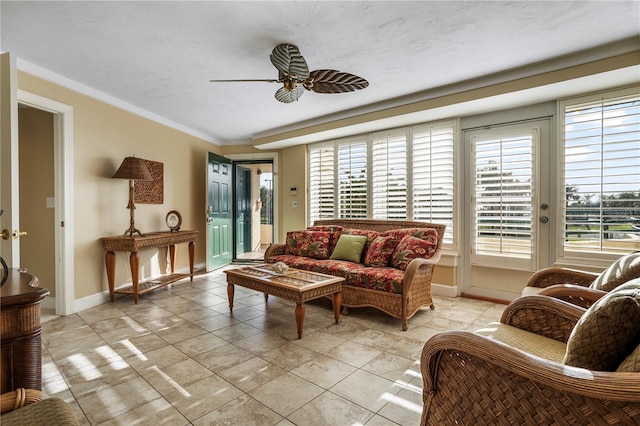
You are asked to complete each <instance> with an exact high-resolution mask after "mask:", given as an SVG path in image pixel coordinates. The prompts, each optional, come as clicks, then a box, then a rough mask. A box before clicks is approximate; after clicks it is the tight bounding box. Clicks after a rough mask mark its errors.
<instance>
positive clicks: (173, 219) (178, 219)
mask: <svg viewBox="0 0 640 426" xmlns="http://www.w3.org/2000/svg"><path fill="white" fill-rule="evenodd" d="M165 222H166V223H167V226H168V227H169V229H171V232H176V231H179V230H180V225H182V216H180V213H178V211H177V210H171V211H170V212H169V213H167V217H166V218H165Z"/></svg>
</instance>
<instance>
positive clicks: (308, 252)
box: [285, 229, 331, 259]
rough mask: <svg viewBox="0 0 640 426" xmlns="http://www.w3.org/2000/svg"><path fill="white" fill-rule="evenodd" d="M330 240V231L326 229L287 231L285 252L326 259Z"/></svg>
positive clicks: (328, 253)
mask: <svg viewBox="0 0 640 426" xmlns="http://www.w3.org/2000/svg"><path fill="white" fill-rule="evenodd" d="M330 242H331V233H330V232H327V231H310V230H307V229H305V230H303V231H290V232H287V242H286V248H285V254H292V255H295V256H306V257H312V258H314V259H327V258H328V257H329V255H330V254H331V252H330V251H329V245H330Z"/></svg>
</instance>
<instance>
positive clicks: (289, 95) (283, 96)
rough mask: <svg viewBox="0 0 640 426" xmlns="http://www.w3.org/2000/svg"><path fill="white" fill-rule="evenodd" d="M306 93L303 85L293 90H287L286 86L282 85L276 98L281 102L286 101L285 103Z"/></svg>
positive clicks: (295, 99) (293, 100)
mask: <svg viewBox="0 0 640 426" xmlns="http://www.w3.org/2000/svg"><path fill="white" fill-rule="evenodd" d="M303 93H304V89H303V88H302V86H296V87H295V88H294V89H293V90H287V89H285V88H284V87H281V88H279V89H278V91H277V92H276V94H275V96H276V99H277V100H279V101H280V102H284V103H285V104H290V103H291V102H295V101H297V100H298V99H300V96H302V94H303Z"/></svg>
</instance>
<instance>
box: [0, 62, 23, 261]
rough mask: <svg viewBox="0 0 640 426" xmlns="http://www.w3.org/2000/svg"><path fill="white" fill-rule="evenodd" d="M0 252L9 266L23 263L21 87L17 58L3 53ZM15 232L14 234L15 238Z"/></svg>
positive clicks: (0, 67)
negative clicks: (20, 192)
mask: <svg viewBox="0 0 640 426" xmlns="http://www.w3.org/2000/svg"><path fill="white" fill-rule="evenodd" d="M0 84H1V87H0V113H1V116H0V121H1V123H2V125H1V126H0V180H1V183H0V209H2V211H3V213H2V215H0V231H2V234H3V237H2V239H0V254H1V255H2V257H3V258H4V260H5V261H6V262H7V264H8V266H9V267H14V268H17V267H19V266H20V238H19V236H20V203H19V183H18V168H17V164H18V89H17V84H18V83H17V72H16V67H15V60H14V58H13V57H11V56H10V54H9V53H3V54H2V55H0ZM14 235H15V238H14Z"/></svg>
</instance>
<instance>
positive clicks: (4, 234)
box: [0, 229, 28, 240]
mask: <svg viewBox="0 0 640 426" xmlns="http://www.w3.org/2000/svg"><path fill="white" fill-rule="evenodd" d="M0 235H1V236H2V239H3V240H8V239H9V230H8V229H3V230H2V233H1V234H0ZM27 235H28V234H27V233H26V232H24V231H18V230H17V229H14V230H13V232H12V233H11V236H12V237H13V239H14V240H17V239H18V238H20V237H26V236H27Z"/></svg>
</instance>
